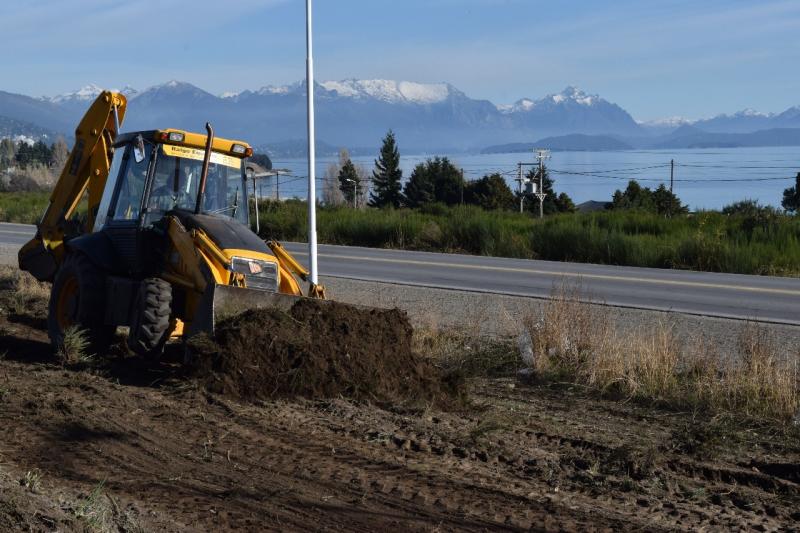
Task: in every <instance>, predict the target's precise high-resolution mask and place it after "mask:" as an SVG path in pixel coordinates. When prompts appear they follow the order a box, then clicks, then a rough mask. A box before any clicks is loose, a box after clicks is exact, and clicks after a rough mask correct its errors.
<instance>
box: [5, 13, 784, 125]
mask: <svg viewBox="0 0 800 533" xmlns="http://www.w3.org/2000/svg"><path fill="white" fill-rule="evenodd" d="M304 6H305V2H304V1H302V0H232V1H229V2H221V1H218V0H194V1H192V2H188V1H177V0H159V1H154V0H125V1H116V0H113V1H112V0H27V1H24V2H19V1H18V2H2V5H0V43H2V45H3V49H4V51H6V52H11V53H5V54H3V57H2V59H0V72H2V73H3V75H2V77H0V90H6V91H11V92H19V93H23V94H29V95H54V94H58V93H62V92H66V91H70V90H74V89H77V88H79V87H80V86H82V85H85V84H87V83H96V84H98V85H101V86H106V87H116V88H120V87H122V86H124V85H128V84H129V85H132V86H133V87H136V88H143V87H147V86H150V85H154V84H157V83H162V82H165V81H168V80H171V79H178V80H181V81H188V82H190V83H193V84H195V85H197V86H199V87H201V88H203V89H206V90H208V91H210V92H212V93H221V92H224V91H237V90H243V89H247V88H258V87H261V86H264V85H278V84H285V83H291V82H294V81H298V80H300V79H302V78H303V76H304V68H305V66H304V54H305V42H304V39H305V35H304V17H305V11H304ZM314 8H315V20H314V22H315V51H316V54H315V55H316V57H315V60H316V72H317V78H318V79H319V80H328V79H344V78H362V79H363V78H385V79H405V80H412V81H420V82H439V81H446V82H450V83H452V84H453V85H455V86H456V87H458V88H459V89H461V90H463V91H464V92H466V93H467V94H468V95H469V96H471V97H473V98H486V99H489V100H491V101H493V102H494V103H512V102H514V101H515V100H517V99H519V98H522V97H534V98H537V97H541V96H543V95H545V94H548V93H553V92H558V91H560V90H562V89H563V88H564V87H565V86H567V85H577V86H578V87H581V88H583V89H585V90H587V91H589V92H592V93H599V94H600V95H601V96H603V97H605V98H606V99H608V100H611V101H612V102H616V103H618V104H620V105H621V106H622V107H624V108H625V109H627V110H628V111H630V112H631V113H632V114H633V115H634V117H636V118H637V119H654V118H661V117H667V116H673V115H682V116H686V117H689V118H700V117H705V116H711V115H715V114H718V113H723V112H734V111H737V110H740V109H743V108H746V107H751V108H755V109H757V110H762V111H782V110H784V109H786V108H787V107H790V106H793V105H798V104H800V69H798V66H799V65H800V1H798V0H788V1H787V0H774V1H772V0H763V1H756V0H750V1H740V0H703V1H697V0H695V1H684V0H639V1H629V0H621V1H615V2H601V1H592V0H561V1H556V2H554V1H550V2H540V1H538V0H403V1H402V2H401V1H397V0H316V1H315V5H314Z"/></svg>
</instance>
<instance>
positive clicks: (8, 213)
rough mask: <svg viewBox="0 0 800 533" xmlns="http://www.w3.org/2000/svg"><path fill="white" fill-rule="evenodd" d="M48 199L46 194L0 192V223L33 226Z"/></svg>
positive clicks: (48, 195) (40, 215) (48, 194)
mask: <svg viewBox="0 0 800 533" xmlns="http://www.w3.org/2000/svg"><path fill="white" fill-rule="evenodd" d="M49 198H50V193H48V192H0V222H17V223H20V224H35V223H36V222H38V221H39V219H40V218H41V217H42V213H44V208H45V207H47V202H48V200H49Z"/></svg>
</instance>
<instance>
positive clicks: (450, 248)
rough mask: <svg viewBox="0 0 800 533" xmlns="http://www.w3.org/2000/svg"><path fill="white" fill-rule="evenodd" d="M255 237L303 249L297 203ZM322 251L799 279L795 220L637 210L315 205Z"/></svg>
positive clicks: (268, 217) (799, 224)
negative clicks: (541, 214) (408, 252)
mask: <svg viewBox="0 0 800 533" xmlns="http://www.w3.org/2000/svg"><path fill="white" fill-rule="evenodd" d="M260 213H261V235H262V237H264V238H273V239H279V240H293V241H304V240H306V235H307V231H308V229H307V224H306V205H305V203H304V202H300V201H289V202H283V203H275V202H270V203H267V204H265V205H262V206H261V209H260ZM317 234H318V239H319V241H320V242H322V243H328V244H342V245H356V246H368V247H381V248H401V249H413V250H427V251H446V252H457V253H468V254H476V255H489V256H501V257H516V258H524V259H547V260H553V261H574V262H584V263H600V264H611V265H628V266H641V267H653V268H680V269H693V270H703V271H712V272H731V273H741V274H768V275H784V276H798V275H800V217H791V216H784V215H776V216H770V217H761V218H754V217H747V216H742V215H731V216H726V215H723V214H721V213H718V212H713V211H709V212H700V213H694V214H690V215H686V216H680V217H675V218H670V219H667V218H664V217H662V216H658V215H655V214H650V213H643V212H638V211H600V212H595V213H585V214H580V213H578V214H563V215H557V216H551V217H547V218H545V219H543V220H539V219H536V218H532V217H531V216H530V215H527V214H525V215H521V214H519V213H513V212H503V211H484V210H482V209H480V208H477V207H473V206H457V207H451V208H448V207H444V206H430V207H428V208H426V209H422V210H408V209H401V210H375V209H365V210H353V209H349V208H326V207H321V208H319V210H318V212H317Z"/></svg>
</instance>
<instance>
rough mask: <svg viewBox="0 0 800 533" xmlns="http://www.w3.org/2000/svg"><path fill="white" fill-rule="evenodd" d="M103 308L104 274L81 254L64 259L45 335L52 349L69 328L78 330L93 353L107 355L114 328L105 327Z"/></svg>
mask: <svg viewBox="0 0 800 533" xmlns="http://www.w3.org/2000/svg"><path fill="white" fill-rule="evenodd" d="M105 304H106V286H105V276H104V275H103V272H102V271H100V270H99V269H98V268H97V267H95V266H94V265H93V264H92V263H91V261H89V259H88V258H87V257H86V256H85V255H83V254H81V253H72V254H69V255H67V257H66V259H65V260H64V262H63V263H62V265H61V268H59V269H58V272H57V273H56V277H55V280H54V281H53V288H52V290H51V291H50V305H49V308H48V314H47V333H48V335H49V336H50V342H51V343H52V344H53V347H54V348H55V349H56V350H57V349H59V348H60V347H61V345H62V344H63V343H64V335H65V333H66V332H67V331H68V330H69V329H70V328H80V329H82V330H84V331H85V334H86V335H87V338H88V340H89V344H90V347H91V349H92V350H93V351H94V353H97V354H102V353H104V352H106V351H107V350H108V347H109V345H110V344H111V341H112V339H113V338H114V332H115V331H116V328H115V327H114V326H108V325H106V324H105V320H104V318H105V308H106V307H105Z"/></svg>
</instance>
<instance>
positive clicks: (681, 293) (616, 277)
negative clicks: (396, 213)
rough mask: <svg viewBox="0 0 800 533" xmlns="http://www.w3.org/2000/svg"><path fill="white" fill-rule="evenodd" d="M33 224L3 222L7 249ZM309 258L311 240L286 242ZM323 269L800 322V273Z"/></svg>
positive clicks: (330, 253) (431, 265)
mask: <svg viewBox="0 0 800 533" xmlns="http://www.w3.org/2000/svg"><path fill="white" fill-rule="evenodd" d="M33 233H34V228H33V226H27V225H23V224H0V252H2V251H5V253H6V255H7V256H8V255H9V253H13V254H14V255H15V254H16V249H18V247H19V246H20V245H22V244H24V243H25V242H26V241H27V240H28V239H29V238H30V237H31V236H32V235H33ZM285 246H286V248H287V249H288V250H289V251H290V252H292V253H293V254H295V255H297V257H298V259H300V260H301V261H302V262H304V263H305V262H307V260H308V246H307V245H306V244H299V243H285ZM319 271H320V276H321V277H322V278H323V280H324V277H325V276H330V277H340V278H348V279H360V280H368V281H380V282H388V283H397V284H404V285H414V286H422V287H436V288H443V289H455V290H465V291H478V292H487V293H495V294H508V295H515V296H529V297H537V298H543V297H547V296H549V295H550V294H552V292H553V290H554V288H556V287H560V286H561V285H562V284H564V283H566V284H567V285H568V286H580V288H581V291H582V292H583V293H584V294H586V295H587V299H591V300H592V301H596V302H603V303H606V304H608V305H613V306H619V307H630V308H637V309H653V310H659V311H675V312H681V313H689V314H696V315H704V316H714V317H723V318H737V319H747V320H756V321H760V322H772V323H783V324H793V325H800V279H794V278H778V277H767V276H745V275H740V274H716V273H707V272H688V271H681V270H662V269H650V268H634V267H617V266H605V265H587V264H579V263H558V262H551V261H529V260H523V259H506V258H494V257H480V256H469V255H455V254H438V253H427V252H408V251H399V250H381V249H373V248H359V247H352V246H330V245H320V247H319Z"/></svg>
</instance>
